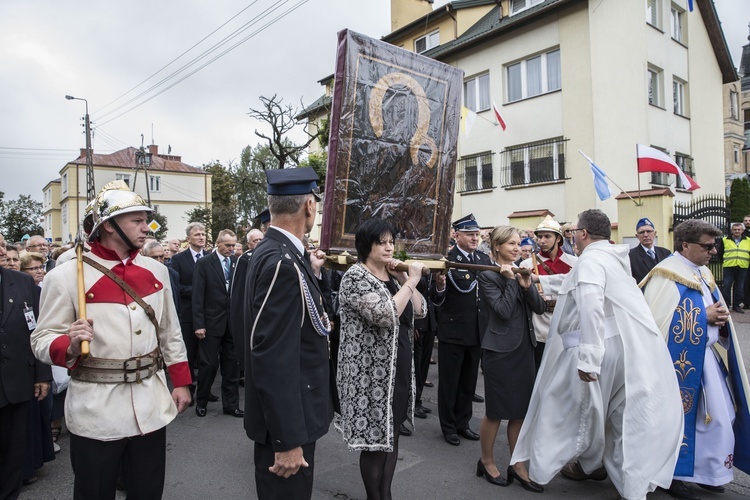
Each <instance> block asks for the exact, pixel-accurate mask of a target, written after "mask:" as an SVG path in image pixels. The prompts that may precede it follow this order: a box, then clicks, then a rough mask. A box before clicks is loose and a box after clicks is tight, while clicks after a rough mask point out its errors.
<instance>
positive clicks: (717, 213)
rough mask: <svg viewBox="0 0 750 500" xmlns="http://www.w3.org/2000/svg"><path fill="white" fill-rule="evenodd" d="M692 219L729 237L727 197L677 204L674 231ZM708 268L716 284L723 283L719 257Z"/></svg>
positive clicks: (695, 199) (704, 198)
mask: <svg viewBox="0 0 750 500" xmlns="http://www.w3.org/2000/svg"><path fill="white" fill-rule="evenodd" d="M690 219H701V220H704V221H706V222H710V223H711V224H713V225H714V226H716V227H718V228H719V230H721V232H722V233H723V234H724V235H726V236H728V235H729V232H730V231H729V226H730V215H729V207H728V206H727V198H726V196H723V195H715V194H709V195H705V196H700V197H697V198H694V199H693V200H692V201H690V202H689V203H682V202H675V204H674V217H673V218H672V230H674V228H675V227H677V226H679V225H680V224H681V223H682V222H685V221H686V220H690ZM708 267H709V269H711V272H712V273H713V274H714V278H716V283H721V279H722V266H721V261H720V260H719V258H718V257H717V256H713V257H711V261H710V262H709V263H708Z"/></svg>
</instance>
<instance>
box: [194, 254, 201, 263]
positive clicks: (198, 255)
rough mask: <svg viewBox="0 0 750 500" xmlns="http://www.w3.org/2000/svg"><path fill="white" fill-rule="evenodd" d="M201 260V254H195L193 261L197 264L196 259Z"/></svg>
mask: <svg viewBox="0 0 750 500" xmlns="http://www.w3.org/2000/svg"><path fill="white" fill-rule="evenodd" d="M200 258H201V254H199V253H197V254H195V261H196V262H198V259H200Z"/></svg>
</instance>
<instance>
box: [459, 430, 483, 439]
mask: <svg viewBox="0 0 750 500" xmlns="http://www.w3.org/2000/svg"><path fill="white" fill-rule="evenodd" d="M458 434H459V435H460V436H463V437H465V438H466V439H468V440H469V441H479V434H477V433H476V432H474V431H472V430H471V429H469V428H468V427H467V428H466V429H458Z"/></svg>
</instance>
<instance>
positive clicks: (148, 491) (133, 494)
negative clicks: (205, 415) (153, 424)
mask: <svg viewBox="0 0 750 500" xmlns="http://www.w3.org/2000/svg"><path fill="white" fill-rule="evenodd" d="M166 448H167V428H166V427H162V428H161V429H159V430H158V431H154V432H151V433H149V434H146V435H144V436H135V437H131V438H125V439H118V440H115V441H99V440H98V439H89V438H85V437H82V436H77V435H75V434H71V435H70V463H71V465H72V466H73V474H75V483H74V486H73V498H74V500H110V499H114V498H115V483H117V476H118V474H119V472H120V466H122V477H123V480H124V482H125V489H126V490H127V493H128V500H152V499H153V500H158V499H160V498H161V497H162V493H163V491H164V474H165V471H166V461H167V450H166Z"/></svg>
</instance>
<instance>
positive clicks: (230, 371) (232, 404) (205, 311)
mask: <svg viewBox="0 0 750 500" xmlns="http://www.w3.org/2000/svg"><path fill="white" fill-rule="evenodd" d="M235 243H237V236H236V235H235V234H234V233H233V232H232V231H230V230H229V229H224V230H223V231H221V232H220V233H219V235H218V236H217V238H216V251H215V252H213V253H212V254H211V255H209V256H208V257H204V258H202V259H200V260H198V262H196V264H195V273H194V274H193V327H194V328H195V336H196V337H197V338H198V352H199V355H200V360H199V362H198V393H197V395H196V396H197V397H196V403H195V414H196V415H198V416H199V417H205V416H206V404H207V403H208V401H209V400H210V397H211V386H212V385H213V383H214V378H215V377H216V371H217V370H218V369H219V366H221V403H222V406H223V408H224V414H226V415H232V416H233V417H243V416H244V415H245V413H244V412H243V411H242V410H241V409H240V408H239V401H240V396H239V381H240V369H239V365H238V364H237V353H236V352H235V347H234V340H233V338H232V333H231V331H230V329H229V286H230V282H231V278H232V273H233V271H234V269H233V268H234V267H235V264H236V262H237V257H236V256H235V255H234V245H235Z"/></svg>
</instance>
